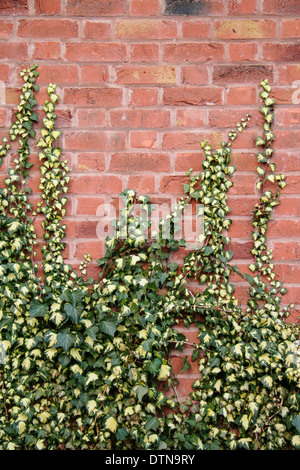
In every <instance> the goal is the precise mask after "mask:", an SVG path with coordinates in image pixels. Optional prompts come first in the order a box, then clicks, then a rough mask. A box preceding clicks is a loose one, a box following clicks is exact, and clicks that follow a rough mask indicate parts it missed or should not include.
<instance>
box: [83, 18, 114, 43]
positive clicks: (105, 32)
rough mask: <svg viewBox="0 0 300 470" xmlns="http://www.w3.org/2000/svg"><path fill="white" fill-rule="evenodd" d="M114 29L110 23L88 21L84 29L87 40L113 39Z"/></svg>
mask: <svg viewBox="0 0 300 470" xmlns="http://www.w3.org/2000/svg"><path fill="white" fill-rule="evenodd" d="M111 36H112V29H111V25H110V23H108V22H104V21H86V23H85V25H84V28H83V37H84V38H85V39H111Z"/></svg>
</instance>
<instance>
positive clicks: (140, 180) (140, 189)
mask: <svg viewBox="0 0 300 470" xmlns="http://www.w3.org/2000/svg"><path fill="white" fill-rule="evenodd" d="M127 187H128V188H130V189H133V190H134V191H136V192H137V193H138V194H142V195H144V194H153V193H155V177H154V176H153V175H147V174H143V175H130V176H129V179H128V183H127Z"/></svg>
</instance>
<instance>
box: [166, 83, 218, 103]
mask: <svg viewBox="0 0 300 470" xmlns="http://www.w3.org/2000/svg"><path fill="white" fill-rule="evenodd" d="M222 101H223V98H222V89H221V88H218V87H192V86H190V87H187V86H182V87H169V88H165V89H164V94H163V103H164V104H168V105H172V106H186V105H195V106H200V105H207V104H222Z"/></svg>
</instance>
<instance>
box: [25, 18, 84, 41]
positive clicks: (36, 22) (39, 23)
mask: <svg viewBox="0 0 300 470" xmlns="http://www.w3.org/2000/svg"><path fill="white" fill-rule="evenodd" d="M17 35H18V36H19V37H21V38H43V39H46V38H56V39H57V38H61V39H69V38H76V37H77V36H78V23H77V21H71V20H65V19H48V18H47V19H41V20H40V19H32V20H20V21H19V25H18V31H17Z"/></svg>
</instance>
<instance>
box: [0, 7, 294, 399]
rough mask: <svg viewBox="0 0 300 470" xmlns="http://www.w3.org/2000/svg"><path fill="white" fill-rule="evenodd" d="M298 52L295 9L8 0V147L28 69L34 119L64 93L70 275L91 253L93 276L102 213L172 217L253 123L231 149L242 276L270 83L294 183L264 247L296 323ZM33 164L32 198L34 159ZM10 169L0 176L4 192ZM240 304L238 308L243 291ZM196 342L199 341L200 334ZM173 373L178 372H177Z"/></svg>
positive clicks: (279, 150) (60, 122) (3, 13)
mask: <svg viewBox="0 0 300 470" xmlns="http://www.w3.org/2000/svg"><path fill="white" fill-rule="evenodd" d="M299 42H300V2H299V0H224V1H222V0H18V1H16V0H1V1H0V80H1V81H2V85H3V86H4V89H5V93H4V95H3V93H2V95H3V96H2V100H1V103H0V104H1V107H0V126H1V128H2V129H1V134H4V133H5V132H4V131H5V129H6V128H7V127H8V126H9V124H10V122H11V117H12V112H13V110H14V109H15V107H16V104H17V103H18V99H19V93H20V86H21V80H20V78H19V76H18V73H19V72H20V70H22V69H23V68H24V66H26V65H29V64H32V63H38V64H39V67H38V70H39V73H40V76H39V79H38V83H39V85H40V87H41V89H40V91H39V93H38V100H39V104H40V105H42V103H43V100H44V99H45V97H46V93H45V88H46V85H47V84H48V83H49V82H54V83H57V85H58V92H59V95H60V101H59V105H58V107H57V116H58V119H57V127H58V128H60V129H61V130H62V131H63V136H62V137H61V141H60V146H61V147H62V148H63V150H64V156H65V158H67V159H68V162H69V165H70V176H71V183H70V192H69V203H68V214H67V217H66V225H67V248H66V250H65V253H64V255H65V258H66V259H67V260H69V261H70V262H71V263H72V264H73V265H75V266H76V265H79V263H80V261H81V260H82V259H83V254H84V253H87V252H90V253H91V254H92V257H93V260H94V264H93V263H92V264H91V266H90V274H92V275H95V274H96V272H97V268H96V265H95V261H96V259H98V258H99V257H100V256H101V254H102V249H103V240H100V239H99V237H98V236H97V225H98V222H99V214H100V212H101V210H100V212H99V207H101V205H102V204H103V203H104V202H106V203H111V202H112V201H114V200H115V199H116V198H117V197H118V195H119V193H120V191H122V190H124V189H125V188H132V189H135V190H137V191H138V193H140V194H149V195H150V196H152V199H153V202H156V203H167V204H169V203H173V202H174V201H175V200H176V198H177V197H178V196H181V195H182V184H183V183H184V182H185V181H186V176H185V171H186V170H188V169H189V168H193V169H194V170H195V171H198V170H201V169H202V167H201V162H202V153H201V151H200V144H199V142H200V140H203V139H208V141H210V142H211V143H213V144H214V145H218V144H219V142H220V141H222V140H223V139H225V138H226V135H227V132H228V130H230V129H231V127H232V126H233V125H235V123H236V122H237V121H239V120H240V119H241V118H242V117H243V116H244V115H245V114H247V113H248V112H251V113H252V121H251V125H250V127H249V128H248V129H247V130H246V131H244V133H243V134H242V135H241V136H240V137H239V138H238V140H236V142H235V143H234V146H233V163H234V165H235V166H236V167H237V172H236V173H235V175H234V187H233V189H232V190H231V192H230V195H229V198H228V204H229V206H230V207H231V208H232V212H231V218H232V220H233V223H232V225H231V228H230V231H229V235H230V236H231V237H232V242H231V249H233V250H234V251H235V257H234V262H235V263H237V264H238V265H240V266H241V267H244V268H245V269H246V268H247V265H248V263H249V261H250V259H251V258H250V255H249V251H250V249H251V246H252V244H251V230H252V226H251V218H250V216H249V212H250V210H251V209H252V207H253V206H254V204H255V202H256V201H257V200H258V193H257V192H256V189H255V181H256V166H257V164H256V153H257V149H255V146H254V140H255V138H256V136H258V135H260V127H259V126H260V124H261V123H262V119H261V115H260V113H259V111H258V108H259V106H260V99H259V91H260V87H259V83H260V81H261V80H262V79H265V78H268V79H269V81H270V83H271V85H272V88H273V96H274V97H275V98H276V101H277V107H276V118H275V127H274V131H275V135H276V141H275V148H276V155H275V160H274V161H275V162H276V164H277V169H278V171H280V172H284V173H285V174H286V175H287V183H288V185H287V186H286V188H285V189H284V190H283V191H282V203H281V205H280V206H279V207H277V208H276V211H275V217H274V221H272V222H271V224H270V229H269V233H268V235H269V243H270V247H272V248H273V250H274V259H275V264H276V271H277V273H278V274H279V275H280V277H281V278H282V279H283V280H284V281H285V284H286V287H287V288H288V294H287V295H286V296H285V297H286V300H285V302H286V303H288V302H289V301H292V302H294V303H295V304H296V309H295V316H294V317H293V318H296V315H297V309H298V313H299V309H300V264H299V258H300V246H299V238H300V164H299V155H300V151H299V148H300V133H299V130H300V108H299V102H300V65H299V61H300V43H299ZM40 109H41V106H40ZM41 116H42V112H41ZM2 131H3V132H2ZM33 163H34V164H35V166H34V170H35V174H33V177H32V181H31V183H32V186H33V188H35V191H37V188H38V184H39V174H38V159H37V155H36V154H35V152H34V155H33ZM9 164H10V162H9V161H7V162H6V163H5V165H4V167H2V168H1V174H0V176H2V179H3V174H4V173H3V171H4V170H5V168H7V167H8V166H9ZM97 210H98V212H97ZM39 234H40V236H41V235H42V232H41V231H40V230H39ZM237 292H238V295H239V297H240V298H242V297H243V295H244V293H245V286H243V284H242V283H239V282H238V283H237ZM293 318H292V319H293ZM188 334H189V337H190V338H191V339H192V340H194V339H195V334H196V330H195V331H194V330H193V329H191V330H190V331H189V333H188ZM173 363H174V367H175V368H179V369H180V368H181V367H182V358H181V357H177V358H176V357H175V358H174V359H173ZM193 374H194V369H193V367H192V368H191V369H189V370H188V371H186V372H185V376H184V377H183V380H182V381H181V387H182V390H181V393H182V394H184V393H185V392H186V390H187V389H188V386H189V383H190V382H191V381H192V380H193Z"/></svg>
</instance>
